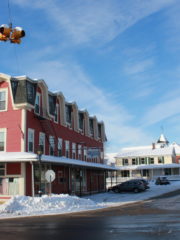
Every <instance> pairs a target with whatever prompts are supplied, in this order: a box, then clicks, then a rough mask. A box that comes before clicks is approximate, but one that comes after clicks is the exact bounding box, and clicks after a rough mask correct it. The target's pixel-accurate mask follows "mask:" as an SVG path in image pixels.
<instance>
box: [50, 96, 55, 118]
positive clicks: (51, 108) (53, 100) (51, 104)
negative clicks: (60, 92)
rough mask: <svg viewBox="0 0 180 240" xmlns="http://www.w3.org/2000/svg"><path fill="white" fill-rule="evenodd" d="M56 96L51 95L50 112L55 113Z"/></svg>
mask: <svg viewBox="0 0 180 240" xmlns="http://www.w3.org/2000/svg"><path fill="white" fill-rule="evenodd" d="M55 108H56V96H52V95H49V113H50V114H51V115H53V116H54V115H55Z"/></svg>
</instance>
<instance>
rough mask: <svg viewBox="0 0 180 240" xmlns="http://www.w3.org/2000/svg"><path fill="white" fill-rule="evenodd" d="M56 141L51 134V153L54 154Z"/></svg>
mask: <svg viewBox="0 0 180 240" xmlns="http://www.w3.org/2000/svg"><path fill="white" fill-rule="evenodd" d="M54 149H55V142H54V137H53V136H49V155H51V156H54Z"/></svg>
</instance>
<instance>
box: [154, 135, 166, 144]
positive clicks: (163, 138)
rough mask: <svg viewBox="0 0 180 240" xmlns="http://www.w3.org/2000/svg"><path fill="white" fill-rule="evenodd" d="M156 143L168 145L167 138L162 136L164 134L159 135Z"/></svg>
mask: <svg viewBox="0 0 180 240" xmlns="http://www.w3.org/2000/svg"><path fill="white" fill-rule="evenodd" d="M157 143H165V144H168V143H169V141H168V140H167V138H166V137H165V136H164V134H161V135H160V137H159V139H158V140H157Z"/></svg>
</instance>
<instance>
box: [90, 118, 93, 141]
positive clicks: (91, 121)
mask: <svg viewBox="0 0 180 240" xmlns="http://www.w3.org/2000/svg"><path fill="white" fill-rule="evenodd" d="M89 130H90V135H91V136H92V137H93V136H94V124H93V119H92V118H90V119H89Z"/></svg>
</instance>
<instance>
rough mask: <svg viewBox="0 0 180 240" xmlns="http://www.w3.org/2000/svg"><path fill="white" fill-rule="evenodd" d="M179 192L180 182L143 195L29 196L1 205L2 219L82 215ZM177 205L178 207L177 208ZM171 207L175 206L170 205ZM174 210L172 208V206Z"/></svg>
mask: <svg viewBox="0 0 180 240" xmlns="http://www.w3.org/2000/svg"><path fill="white" fill-rule="evenodd" d="M177 189H180V181H174V182H171V184H170V185H161V186H156V185H155V184H154V182H152V183H150V189H148V190H147V191H145V192H142V193H113V192H106V193H99V194H95V195H91V196H86V197H82V198H79V197H77V196H69V195H68V194H60V195H52V196H51V197H49V196H43V197H41V198H40V197H34V198H33V197H26V196H15V197H13V198H12V199H11V200H9V201H8V202H7V203H5V204H3V205H0V218H9V217H17V216H35V215H50V214H63V213H71V212H79V211H86V210H95V209H99V208H105V207H112V206H121V205H124V204H127V203H134V202H138V201H142V200H147V199H149V198H151V197H155V196H158V195H161V194H164V193H167V192H171V191H174V190H177ZM173 199H174V203H175V202H176V204H174V205H173V206H174V207H175V206H176V207H177V208H179V206H180V197H178V196H177V197H174V198H173ZM177 205H178V206H177ZM163 206H164V208H166V209H167V207H168V206H169V204H168V203H166V204H164V205H163V201H162V203H160V204H159V205H157V207H163ZM171 206H172V204H171ZM171 209H172V207H171Z"/></svg>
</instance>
